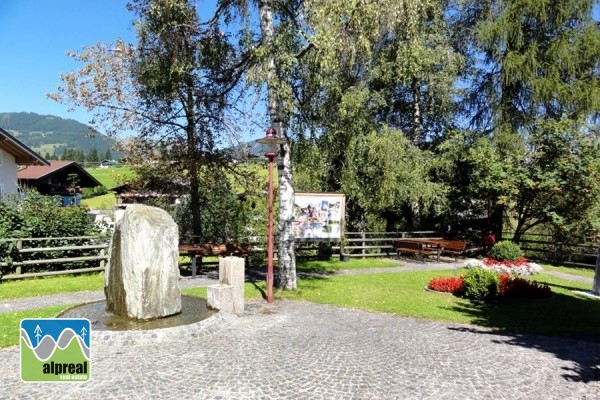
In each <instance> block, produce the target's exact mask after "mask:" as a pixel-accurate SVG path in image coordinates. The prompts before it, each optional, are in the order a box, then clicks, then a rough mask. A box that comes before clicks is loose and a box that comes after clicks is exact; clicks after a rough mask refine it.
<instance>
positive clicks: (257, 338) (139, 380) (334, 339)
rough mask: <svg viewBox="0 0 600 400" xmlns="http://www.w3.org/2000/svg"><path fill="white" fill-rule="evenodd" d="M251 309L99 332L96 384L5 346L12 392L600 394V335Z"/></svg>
mask: <svg viewBox="0 0 600 400" xmlns="http://www.w3.org/2000/svg"><path fill="white" fill-rule="evenodd" d="M186 284H194V283H193V282H192V283H186ZM91 293H96V292H91ZM246 308H247V311H246V312H245V313H244V314H243V315H241V316H234V315H229V314H223V313H220V314H217V315H216V316H214V317H212V318H209V319H208V320H205V321H201V322H198V323H195V324H192V325H188V326H184V327H178V328H169V329H161V330H154V331H144V332H101V331H93V332H92V338H93V341H92V352H93V358H92V366H91V371H92V380H91V381H89V382H87V383H84V384H53V385H50V384H32V383H23V382H21V381H20V379H19V371H20V353H19V348H18V347H12V348H8V349H3V350H0V359H1V360H2V364H1V367H0V398H9V399H35V400H39V399H65V398H66V399H80V398H87V399H115V398H122V399H138V398H139V399H146V398H152V399H160V398H165V399H171V398H176V399H544V400H545V399H561V400H562V399H600V373H599V368H600V343H594V342H586V341H578V340H570V339H563V338H550V337H543V336H534V335H515V334H510V333H498V332H492V331H490V330H487V329H484V328H479V327H475V326H466V325H458V324H448V323H439V322H431V321H423V320H418V319H413V318H400V317H396V316H393V315H389V314H383V313H371V312H363V311H358V310H352V309H343V308H336V307H330V306H326V305H318V304H312V303H306V302H292V301H278V302H276V303H275V305H272V306H269V305H267V304H265V303H264V302H262V301H260V302H259V301H255V302H250V303H248V304H247V307H246Z"/></svg>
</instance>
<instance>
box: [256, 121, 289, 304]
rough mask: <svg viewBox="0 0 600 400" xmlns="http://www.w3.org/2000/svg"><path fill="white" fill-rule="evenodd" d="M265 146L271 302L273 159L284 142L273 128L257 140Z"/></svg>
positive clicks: (269, 294)
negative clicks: (267, 174) (267, 179)
mask: <svg viewBox="0 0 600 400" xmlns="http://www.w3.org/2000/svg"><path fill="white" fill-rule="evenodd" d="M257 142H258V143H260V144H262V145H264V146H265V157H267V159H268V160H269V194H268V207H267V214H268V220H269V222H268V225H267V303H272V302H273V160H275V157H277V156H278V155H279V145H280V144H284V143H285V142H286V140H285V139H283V138H278V137H277V132H276V131H275V129H273V128H269V129H267V136H265V137H264V138H262V139H258V140H257Z"/></svg>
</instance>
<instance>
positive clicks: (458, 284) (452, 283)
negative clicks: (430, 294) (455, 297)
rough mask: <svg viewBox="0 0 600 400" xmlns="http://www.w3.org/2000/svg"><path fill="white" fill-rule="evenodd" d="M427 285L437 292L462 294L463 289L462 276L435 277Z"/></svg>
mask: <svg viewBox="0 0 600 400" xmlns="http://www.w3.org/2000/svg"><path fill="white" fill-rule="evenodd" d="M427 287H428V288H429V289H431V290H435V291H436V292H448V293H452V294H460V293H461V292H462V291H463V278H462V276H460V277H458V278H455V277H448V278H445V277H444V278H433V279H431V280H430V281H429V284H428V285H427Z"/></svg>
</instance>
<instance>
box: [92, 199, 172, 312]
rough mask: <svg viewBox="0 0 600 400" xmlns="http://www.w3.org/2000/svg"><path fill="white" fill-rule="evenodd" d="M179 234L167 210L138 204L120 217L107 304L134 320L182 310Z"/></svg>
mask: <svg viewBox="0 0 600 400" xmlns="http://www.w3.org/2000/svg"><path fill="white" fill-rule="evenodd" d="M178 261H179V234H178V228H177V224H176V223H175V221H173V218H171V216H170V215H169V214H168V213H167V212H166V211H164V210H162V209H160V208H157V207H149V206H145V205H140V204H132V205H129V206H128V207H127V209H126V210H124V211H123V212H122V213H119V214H118V215H117V216H116V224H115V230H114V232H113V236H112V241H111V247H110V256H109V262H108V264H107V267H106V270H105V276H104V292H105V294H106V309H107V311H111V312H113V313H114V314H116V315H119V316H122V317H128V318H133V319H140V320H144V319H153V318H159V317H166V316H169V315H173V314H177V313H180V312H181V292H180V291H179V265H178Z"/></svg>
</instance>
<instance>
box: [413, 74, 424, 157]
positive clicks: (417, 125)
mask: <svg viewBox="0 0 600 400" xmlns="http://www.w3.org/2000/svg"><path fill="white" fill-rule="evenodd" d="M411 90H412V96H413V129H412V143H413V144H414V145H415V146H419V145H420V144H421V123H422V121H421V119H422V115H421V88H419V81H418V80H417V78H413V80H412V84H411Z"/></svg>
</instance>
